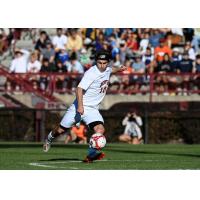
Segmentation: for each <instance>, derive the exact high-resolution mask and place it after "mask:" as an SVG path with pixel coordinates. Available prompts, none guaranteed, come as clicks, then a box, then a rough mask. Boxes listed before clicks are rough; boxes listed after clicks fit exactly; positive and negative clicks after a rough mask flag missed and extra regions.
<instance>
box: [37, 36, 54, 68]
mask: <svg viewBox="0 0 200 200" xmlns="http://www.w3.org/2000/svg"><path fill="white" fill-rule="evenodd" d="M43 59H48V60H49V62H50V63H51V64H54V62H55V51H54V49H53V46H52V43H51V41H49V40H48V41H47V42H46V47H45V48H44V49H42V51H41V56H40V61H42V60H43Z"/></svg>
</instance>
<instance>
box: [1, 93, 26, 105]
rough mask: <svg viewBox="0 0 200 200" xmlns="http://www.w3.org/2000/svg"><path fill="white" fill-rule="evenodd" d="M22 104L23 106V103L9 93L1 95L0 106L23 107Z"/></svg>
mask: <svg viewBox="0 0 200 200" xmlns="http://www.w3.org/2000/svg"><path fill="white" fill-rule="evenodd" d="M21 106H22V104H20V103H19V102H17V101H15V100H13V99H11V98H10V97H9V95H7V94H3V95H0V107H6V108H18V107H21Z"/></svg>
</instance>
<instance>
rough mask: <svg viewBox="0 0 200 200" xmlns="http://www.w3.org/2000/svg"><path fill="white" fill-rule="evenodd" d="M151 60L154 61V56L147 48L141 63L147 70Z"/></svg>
mask: <svg viewBox="0 0 200 200" xmlns="http://www.w3.org/2000/svg"><path fill="white" fill-rule="evenodd" d="M153 60H154V55H153V54H152V52H151V48H150V47H147V48H146V51H145V54H144V55H143V56H142V62H143V63H144V64H145V65H146V67H147V68H149V67H150V64H151V63H152V62H153Z"/></svg>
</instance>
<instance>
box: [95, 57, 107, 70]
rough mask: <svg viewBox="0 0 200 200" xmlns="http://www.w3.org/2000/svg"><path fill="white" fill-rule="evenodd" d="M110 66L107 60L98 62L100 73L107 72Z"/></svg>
mask: <svg viewBox="0 0 200 200" xmlns="http://www.w3.org/2000/svg"><path fill="white" fill-rule="evenodd" d="M107 66H108V61H107V60H97V67H98V68H99V70H100V71H105V70H106V68H107Z"/></svg>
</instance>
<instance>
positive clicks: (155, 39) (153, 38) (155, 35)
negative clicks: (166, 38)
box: [149, 29, 163, 48]
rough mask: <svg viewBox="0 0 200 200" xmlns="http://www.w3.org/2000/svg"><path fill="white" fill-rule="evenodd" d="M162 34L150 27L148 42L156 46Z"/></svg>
mask: <svg viewBox="0 0 200 200" xmlns="http://www.w3.org/2000/svg"><path fill="white" fill-rule="evenodd" d="M162 37H163V35H162V34H161V33H160V32H159V30H158V29H152V31H151V35H150V37H149V43H150V44H151V46H152V47H154V48H156V47H158V46H159V41H160V39H161V38H162Z"/></svg>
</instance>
